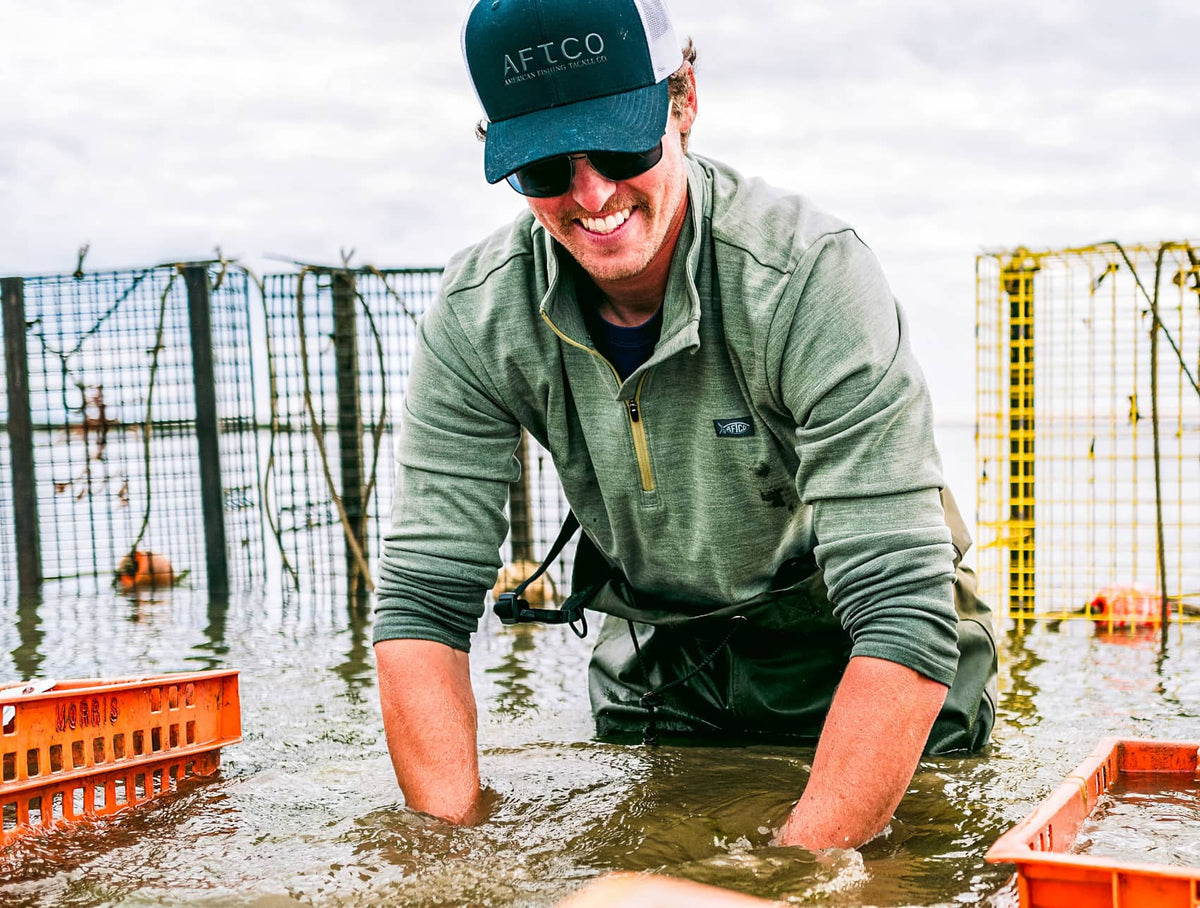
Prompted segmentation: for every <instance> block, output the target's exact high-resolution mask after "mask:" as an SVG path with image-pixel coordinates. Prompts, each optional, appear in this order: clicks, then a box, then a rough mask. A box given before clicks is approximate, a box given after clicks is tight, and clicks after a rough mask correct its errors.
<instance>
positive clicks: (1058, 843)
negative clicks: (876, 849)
mask: <svg viewBox="0 0 1200 908" xmlns="http://www.w3.org/2000/svg"><path fill="white" fill-rule="evenodd" d="M1198 751H1200V742H1197V741H1188V742H1184V741H1130V740H1121V739H1118V738H1106V739H1105V740H1103V741H1101V742H1100V744H1099V746H1097V748H1096V749H1095V750H1094V751H1093V752H1092V754H1091V756H1089V757H1088V758H1087V759H1086V760H1084V761H1083V762H1082V763H1080V764H1079V766H1077V767H1076V768H1075V770H1074V772H1072V773H1071V774H1070V775H1069V776H1067V778H1066V779H1065V780H1064V781H1063V783H1062V784H1061V785H1059V786H1058V788H1056V789H1055V790H1054V792H1053V793H1052V794H1051V795H1050V797H1048V798H1047V799H1046V800H1045V801H1043V802H1042V803H1041V804H1040V805H1039V806H1038V808H1037V809H1036V810H1035V811H1034V812H1033V813H1031V814H1030V815H1029V816H1027V817H1026V818H1025V819H1023V820H1022V821H1021V822H1020V823H1018V824H1017V825H1016V826H1014V827H1013V828H1012V829H1010V830H1009V831H1008V832H1006V833H1005V834H1004V835H1002V836H1001V837H1000V838H999V839H997V840H996V844H995V845H993V846H992V847H991V849H990V850H989V851H988V853H987V859H988V860H989V861H991V862H992V863H995V864H1000V863H1005V864H1016V865H1017V888H1018V891H1019V894H1020V899H1021V906H1022V908H1102V906H1103V908H1133V906H1138V908H1200V867H1177V866H1168V865H1165V864H1150V863H1139V862H1135V861H1121V860H1118V859H1114V858H1111V857H1101V856H1096V857H1092V856H1090V855H1083V854H1066V853H1065V852H1066V850H1067V849H1068V848H1070V847H1071V845H1072V844H1073V843H1074V841H1075V838H1076V836H1077V835H1078V834H1079V829H1080V827H1081V825H1082V824H1083V821H1084V819H1085V818H1086V817H1087V815H1088V814H1089V813H1091V811H1092V809H1093V808H1094V807H1095V806H1096V800H1097V798H1099V796H1100V795H1101V794H1102V793H1103V792H1104V791H1105V790H1107V789H1108V787H1109V786H1110V785H1111V784H1112V783H1113V781H1114V780H1115V779H1116V778H1117V776H1118V775H1120V774H1122V773H1125V774H1136V773H1154V774H1161V775H1164V776H1167V777H1168V778H1166V779H1164V781H1166V782H1169V781H1170V779H1169V776H1171V775H1174V776H1176V777H1178V778H1181V779H1193V778H1197V776H1198V772H1200V767H1198V761H1197V754H1198ZM1197 835H1200V830H1198V831H1197Z"/></svg>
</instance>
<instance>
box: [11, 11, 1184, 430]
mask: <svg viewBox="0 0 1200 908" xmlns="http://www.w3.org/2000/svg"><path fill="white" fill-rule="evenodd" d="M671 9H672V12H673V15H674V18H675V22H676V28H677V31H678V32H679V33H680V34H681V35H683V34H690V35H692V36H693V37H694V38H695V40H696V43H697V45H698V47H699V49H700V61H699V65H698V69H697V73H698V81H699V91H700V118H699V120H698V122H697V126H696V129H695V132H694V137H693V145H692V148H693V150H694V151H696V152H698V153H701V154H707V155H710V156H712V157H715V158H719V159H721V160H724V161H726V162H728V163H731V164H733V165H734V166H736V167H737V168H738V169H740V170H742V171H743V172H745V173H748V174H758V175H761V176H764V177H766V178H767V179H768V180H769V181H771V182H774V183H776V184H779V185H782V186H787V187H789V188H793V189H796V190H797V191H800V192H803V193H805V194H806V195H808V196H810V197H811V198H812V199H813V200H814V201H816V202H817V203H818V204H819V205H821V206H823V207H825V208H827V209H829V210H831V211H833V212H834V213H836V214H838V215H839V216H841V217H843V218H844V219H846V220H848V221H850V222H851V223H853V224H854V225H855V226H856V227H857V228H858V230H859V232H860V234H861V235H862V236H863V237H864V238H865V239H866V241H867V242H868V243H869V244H870V245H871V246H872V248H873V249H874V250H875V251H876V253H877V255H878V256H879V258H880V259H881V261H882V262H883V265H884V268H885V270H886V271H887V273H888V275H889V277H890V279H891V281H892V284H893V287H894V289H895V291H896V294H897V296H898V297H899V298H900V299H901V301H902V302H903V303H904V305H905V306H906V308H907V310H908V312H909V316H910V320H911V323H912V328H913V337H914V345H915V346H916V348H917V350H918V354H919V356H920V357H921V359H922V361H923V362H924V364H925V368H926V372H927V373H928V374H929V377H930V383H931V386H932V389H933V394H934V402H935V406H936V408H937V412H938V416H939V418H940V419H942V420H967V419H970V418H971V414H972V413H973V406H974V404H973V398H972V390H971V388H972V382H973V370H974V365H973V363H974V359H973V346H972V345H973V340H972V324H973V318H974V311H973V308H974V306H973V300H974V261H975V256H976V255H977V254H978V253H979V252H980V251H981V250H984V249H998V248H1012V247H1015V246H1017V245H1026V246H1061V245H1078V244H1084V243H1088V242H1092V241H1099V240H1104V239H1111V238H1115V239H1120V240H1122V241H1126V242H1135V241H1157V240H1161V239H1168V238H1172V239H1177V238H1184V237H1191V238H1193V239H1196V238H1200V113H1198V110H1200V63H1198V62H1197V61H1198V60H1200V54H1198V53H1197V44H1196V36H1197V35H1198V34H1200V2H1197V0H1142V2H1135V0H1043V2H1032V0H1009V2H1006V3H995V2H991V3H983V2H977V0H960V2H957V3H946V2H944V0H939V2H936V3H935V2H932V0H903V2H897V0H837V2H833V0H828V2H810V0H741V2H738V3H728V2H718V0H673V2H671ZM465 10H466V4H465V3H464V2H462V0H451V2H436V0H435V2H428V0H421V2H417V0H390V2H387V3H384V2H376V0H361V2H353V0H347V2H340V3H339V2H333V0H289V2H287V3H281V2H278V0H258V2H254V3H244V2H237V3H235V2H231V0H204V2H195V0H172V2H169V3H151V2H149V0H94V2H91V3H86V4H85V3H80V2H65V0H39V2H37V3H30V2H18V0H0V34H3V35H4V37H5V41H4V50H3V53H0V274H6V275H7V274H41V273H51V272H60V271H71V270H73V269H74V267H75V251H76V249H77V248H78V247H79V246H80V245H81V244H82V243H84V242H88V243H90V244H91V252H90V253H89V256H88V264H89V266H92V267H128V266H140V265H146V264H153V263H156V262H160V261H168V260H176V259H182V258H201V257H207V256H208V255H210V254H211V252H212V250H213V248H214V247H215V246H218V245H219V246H220V247H221V248H222V250H224V252H225V253H226V255H229V256H236V257H239V258H241V259H242V260H243V261H244V262H245V263H247V264H248V265H250V266H252V267H255V268H256V269H260V270H261V269H264V268H281V267H285V266H282V265H280V264H278V263H273V262H271V261H270V260H269V259H267V258H266V256H269V255H281V256H286V257H289V258H296V259H302V260H306V261H316V262H326V263H333V262H336V261H339V260H340V258H339V256H340V250H342V249H347V250H349V249H354V250H355V251H356V253H355V261H356V262H357V263H359V264H366V263H370V264H375V265H378V266H404V265H435V264H441V263H442V262H444V261H445V259H446V258H447V256H448V255H450V254H451V253H452V252H453V251H454V250H456V249H458V248H459V247H461V246H463V245H466V244H467V243H470V242H472V241H474V240H475V239H478V238H480V237H481V236H483V235H484V234H485V233H487V232H490V231H491V230H492V229H493V228H494V227H496V226H498V225H499V224H501V223H502V222H503V221H505V220H507V219H509V218H510V217H512V216H513V214H515V213H516V212H517V211H518V210H519V208H520V206H521V204H522V203H521V201H520V199H519V198H518V197H517V196H516V195H515V194H514V193H512V191H511V190H509V189H508V188H507V187H505V186H503V185H500V186H495V187H490V186H488V185H487V184H486V183H484V181H483V178H482V151H481V147H480V146H479V145H478V143H477V142H476V141H475V139H474V137H473V136H472V129H471V128H472V124H473V122H474V120H475V119H476V117H477V116H478V112H477V108H476V103H475V99H474V95H473V94H472V92H471V90H470V87H469V84H468V82H467V79H466V76H465V73H464V70H463V67H462V63H461V59H460V56H459V27H460V22H461V19H462V16H463V14H464V13H465Z"/></svg>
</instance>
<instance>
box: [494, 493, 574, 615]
mask: <svg viewBox="0 0 1200 908" xmlns="http://www.w3.org/2000/svg"><path fill="white" fill-rule="evenodd" d="M577 529H579V519H578V518H577V517H576V516H575V512H574V511H568V512H567V519H566V520H564V521H563V525H562V529H561V530H559V531H558V538H557V539H555V540H554V545H552V546H550V553H549V554H548V555H546V558H545V560H544V561H543V562H542V564H541V566H540V567H539V568H538V569H537V570H536V571H534V572H533V574H531V575H530V576H529V577H526V578H525V579H524V580H523V581H522V582H521V583H520V584H518V585H517V588H516V589H515V590H512V591H511V592H508V593H501V594H500V597H499V598H498V599H497V600H496V604H495V605H493V606H492V611H493V612H494V613H495V615H496V617H497V618H499V619H500V623H501V624H533V623H535V622H537V623H541V624H566V625H570V628H571V630H572V631H574V632H575V636H577V637H586V636H587V631H588V627H587V616H586V615H585V614H584V613H583V607H584V606H585V605H586V604H587V603H588V602H590V601H591V600H592V599H593V598H594V597H595V594H596V590H591V591H590V592H591V595H590V596H587V595H581V596H576V595H572V596H568V597H567V601H566V602H564V603H563V606H562V608H561V609H551V608H533V607H531V606H530V604H529V603H528V602H526V601H525V600H524V599H522V598H521V594H522V593H523V592H525V589H526V587H528V586H529V584H531V583H533V581H535V580H537V579H538V578H539V577H541V576H542V574H544V573H546V568H548V567H550V565H551V564H553V562H554V559H555V558H557V557H558V555H559V553H560V552H562V550H563V546H565V545H566V544H567V543H568V542H570V541H571V537H572V536H574V535H575V531H576V530H577ZM576 624H578V625H579V627H576V626H575V625H576Z"/></svg>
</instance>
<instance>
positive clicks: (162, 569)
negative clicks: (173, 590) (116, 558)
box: [113, 551, 175, 590]
mask: <svg viewBox="0 0 1200 908" xmlns="http://www.w3.org/2000/svg"><path fill="white" fill-rule="evenodd" d="M174 583H175V571H174V570H172V568H171V562H170V560H169V559H168V558H167V556H166V555H158V554H156V553H154V552H142V551H137V552H131V553H130V554H128V555H126V556H125V557H124V558H122V559H121V562H120V564H118V565H117V573H116V578H115V579H114V581H113V585H114V586H118V587H120V588H121V589H123V590H144V589H165V588H167V587H170V586H173V585H174Z"/></svg>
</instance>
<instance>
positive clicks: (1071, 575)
mask: <svg viewBox="0 0 1200 908" xmlns="http://www.w3.org/2000/svg"><path fill="white" fill-rule="evenodd" d="M975 349H976V378H977V381H976V396H977V399H976V435H975V440H976V481H977V490H978V503H979V504H978V508H979V510H978V514H977V518H978V534H979V537H980V538H979V551H978V554H977V555H976V558H977V559H978V562H979V575H980V586H981V592H982V593H983V594H984V596H985V598H986V599H987V600H988V601H990V602H993V603H996V604H998V605H1000V606H1001V608H1002V609H1004V608H1005V607H1006V608H1007V611H1008V613H1009V615H1011V616H1012V617H1014V618H1016V619H1018V621H1024V620H1027V619H1030V620H1038V619H1054V620H1062V619H1068V618H1089V619H1091V620H1099V621H1108V622H1109V623H1122V624H1124V623H1126V622H1128V624H1129V625H1130V626H1133V625H1134V624H1155V623H1157V622H1158V621H1161V620H1162V619H1163V618H1166V619H1167V620H1179V621H1187V620H1197V617H1196V616H1197V615H1200V387H1198V386H1197V379H1198V378H1200V244H1197V243H1195V242H1187V241H1181V242H1166V243H1160V244H1153V245H1130V246H1123V245H1121V244H1119V243H1116V242H1109V243H1100V244H1097V245H1094V246H1086V247H1081V248H1078V249H1060V250H1044V251H1034V250H1029V249H1024V248H1021V249H1015V250H1011V251H1001V252H989V253H986V254H983V255H980V256H979V257H978V258H977V259H976V347H975Z"/></svg>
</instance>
